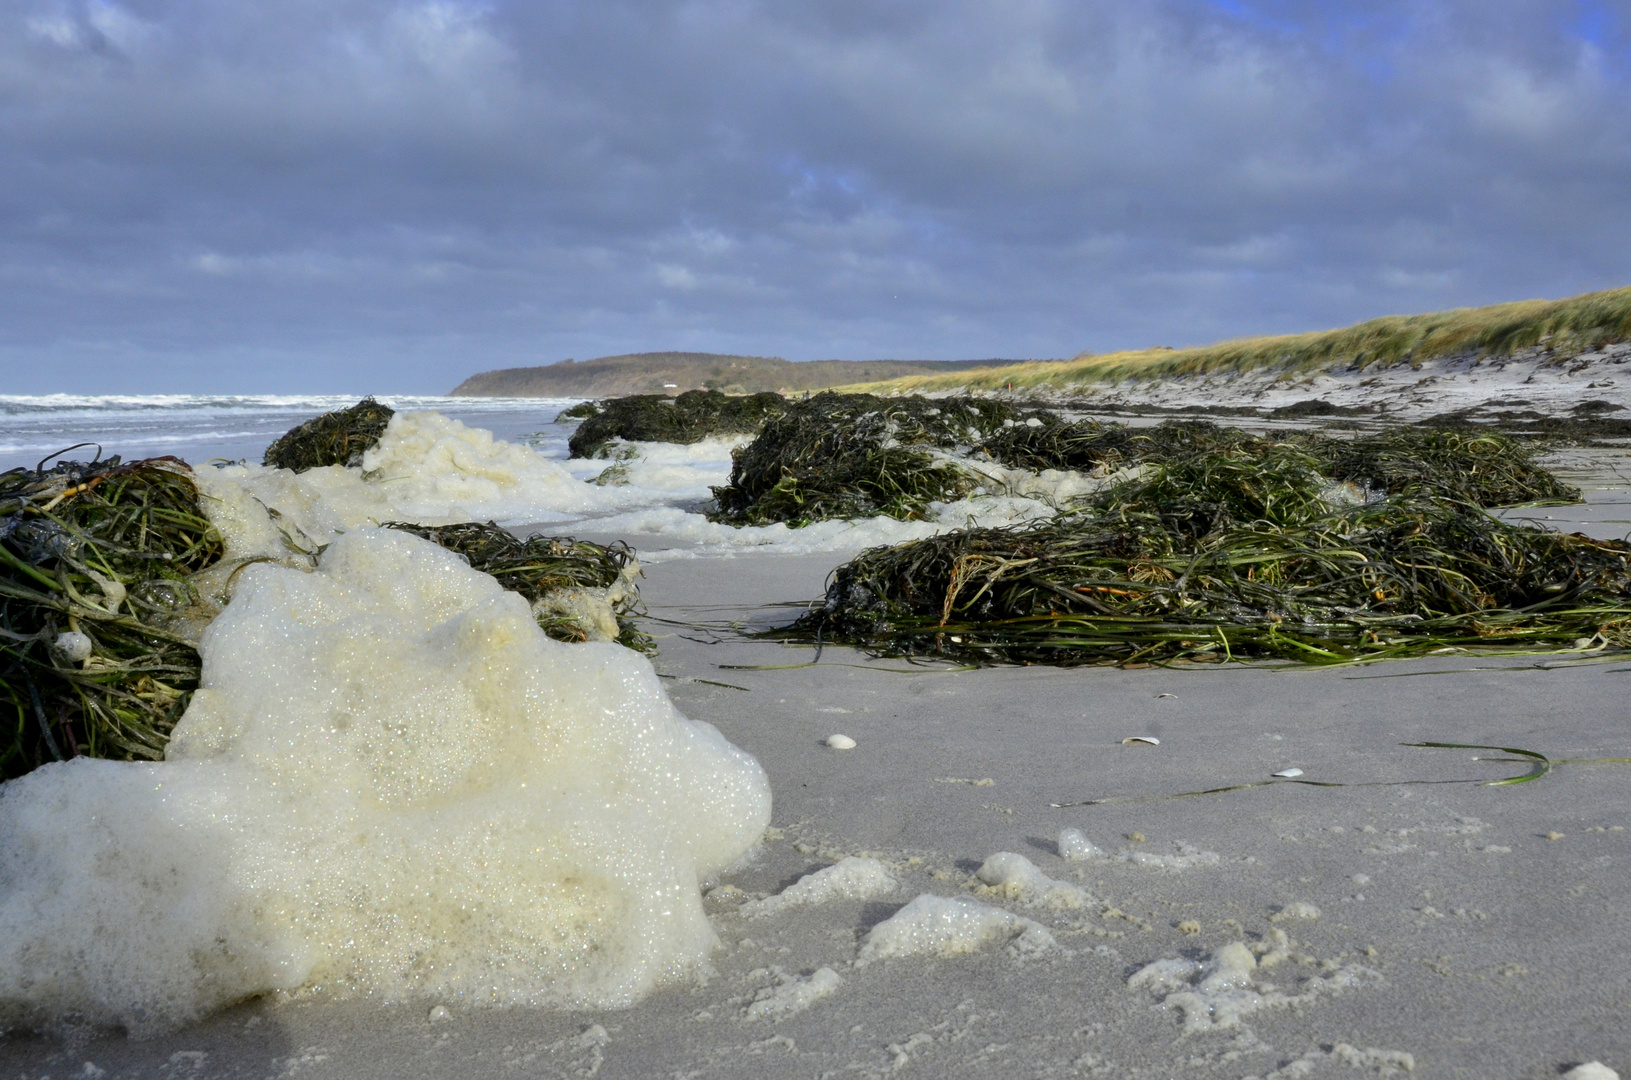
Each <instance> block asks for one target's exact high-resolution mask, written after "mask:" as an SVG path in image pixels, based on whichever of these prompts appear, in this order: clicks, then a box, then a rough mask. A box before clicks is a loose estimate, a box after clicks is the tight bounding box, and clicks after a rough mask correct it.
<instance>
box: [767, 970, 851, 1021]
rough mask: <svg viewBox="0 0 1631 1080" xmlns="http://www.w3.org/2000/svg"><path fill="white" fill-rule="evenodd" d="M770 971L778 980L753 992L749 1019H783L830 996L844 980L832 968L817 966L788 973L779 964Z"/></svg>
mask: <svg viewBox="0 0 1631 1080" xmlns="http://www.w3.org/2000/svg"><path fill="white" fill-rule="evenodd" d="M769 974H770V975H771V977H772V978H774V979H775V980H776V982H775V985H774V986H767V987H765V988H764V989H762V990H760V991H759V992H758V993H757V994H755V995H754V998H753V1001H752V1002H751V1003H750V1004H749V1005H748V1007H747V1011H746V1016H747V1018H748V1019H749V1020H780V1019H782V1018H783V1017H787V1016H792V1015H793V1014H794V1013H800V1012H803V1011H804V1010H805V1009H808V1008H809V1007H810V1006H811V1005H814V1004H815V1003H816V1002H818V1001H820V1000H821V999H823V998H827V997H831V996H832V995H833V994H834V993H836V992H837V990H838V988H839V987H840V986H842V985H843V984H844V980H843V979H841V978H839V976H838V972H836V971H834V970H833V969H832V968H829V967H824V968H817V969H816V970H815V971H813V972H811V973H810V974H809V975H789V974H787V973H786V972H784V971H782V970H781V969H780V968H773V969H771V970H770V972H769Z"/></svg>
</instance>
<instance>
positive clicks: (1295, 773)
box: [1274, 769, 1303, 780]
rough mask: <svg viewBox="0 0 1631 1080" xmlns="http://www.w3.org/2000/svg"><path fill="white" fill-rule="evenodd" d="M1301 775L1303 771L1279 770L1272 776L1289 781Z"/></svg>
mask: <svg viewBox="0 0 1631 1080" xmlns="http://www.w3.org/2000/svg"><path fill="white" fill-rule="evenodd" d="M1302 774H1303V771H1302V770H1301V769H1281V770H1280V771H1279V772H1277V773H1275V774H1274V775H1275V776H1283V777H1285V778H1286V779H1288V780H1289V779H1291V778H1292V777H1293V776H1301V775H1302Z"/></svg>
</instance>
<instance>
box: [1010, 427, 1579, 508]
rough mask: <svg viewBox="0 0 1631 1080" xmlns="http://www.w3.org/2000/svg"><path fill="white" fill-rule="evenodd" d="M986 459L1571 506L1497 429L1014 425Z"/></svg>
mask: <svg viewBox="0 0 1631 1080" xmlns="http://www.w3.org/2000/svg"><path fill="white" fill-rule="evenodd" d="M983 449H984V451H985V452H986V453H987V454H989V455H990V456H991V457H993V458H994V459H996V460H997V461H1000V462H1002V463H1003V464H1005V465H1010V466H1015V467H1019V468H1026V469H1031V470H1033V471H1040V470H1043V469H1073V470H1076V471H1078V472H1088V473H1101V474H1102V473H1106V472H1109V471H1113V470H1115V469H1119V468H1124V467H1127V466H1130V465H1140V464H1145V463H1151V464H1159V465H1163V466H1169V467H1172V468H1174V469H1177V470H1180V471H1188V472H1193V471H1195V470H1203V471H1204V470H1208V469H1212V468H1228V467H1246V468H1249V467H1250V463H1251V462H1253V461H1254V460H1255V461H1261V462H1263V465H1264V470H1265V472H1266V473H1268V474H1270V475H1273V474H1274V473H1276V471H1277V463H1283V462H1285V461H1286V460H1288V459H1290V458H1300V459H1302V461H1303V463H1304V464H1305V465H1306V466H1307V467H1308V468H1310V469H1312V470H1313V471H1314V472H1317V473H1318V474H1320V475H1322V476H1324V477H1325V478H1326V479H1327V480H1329V481H1331V482H1334V483H1346V484H1353V485H1355V486H1356V487H1358V488H1359V489H1361V490H1363V491H1365V492H1368V493H1380V494H1389V495H1397V494H1402V493H1404V492H1407V491H1413V490H1414V491H1423V492H1430V493H1432V494H1437V495H1442V496H1446V497H1450V498H1458V499H1462V500H1465V501H1467V502H1472V503H1476V504H1477V505H1479V506H1511V505H1514V504H1517V503H1525V502H1570V501H1574V500H1576V499H1578V498H1579V497H1580V493H1579V491H1578V490H1576V489H1575V488H1572V487H1570V486H1569V485H1567V484H1565V483H1563V482H1562V481H1560V480H1559V479H1558V478H1557V477H1556V476H1553V475H1552V474H1551V473H1549V472H1547V471H1546V470H1545V469H1542V468H1541V467H1540V466H1539V465H1537V464H1536V463H1535V446H1534V444H1533V443H1530V442H1524V441H1521V440H1518V439H1515V438H1513V437H1511V436H1509V435H1505V434H1501V433H1499V432H1494V431H1469V430H1464V429H1435V428H1393V429H1389V430H1387V431H1381V432H1377V433H1375V434H1371V435H1365V436H1361V437H1359V438H1355V439H1345V438H1340V437H1336V436H1331V435H1326V434H1320V433H1315V432H1293V433H1287V434H1283V435H1279V436H1259V435H1251V434H1249V433H1247V432H1244V431H1240V430H1238V429H1236V428H1225V427H1220V426H1218V425H1216V424H1212V423H1210V422H1207V421H1197V420H1169V421H1167V422H1165V423H1161V424H1157V425H1154V426H1151V427H1145V428H1133V427H1125V426H1123V425H1120V424H1106V423H1103V422H1101V421H1095V420H1082V421H1077V422H1076V423H1069V424H1065V423H1059V424H1045V425H1042V426H1037V427H1027V426H1016V427H1012V428H1009V429H1006V430H1004V431H1001V432H998V433H997V434H996V435H995V436H994V437H993V438H991V439H990V440H988V441H987V442H986V443H985V445H984V447H983Z"/></svg>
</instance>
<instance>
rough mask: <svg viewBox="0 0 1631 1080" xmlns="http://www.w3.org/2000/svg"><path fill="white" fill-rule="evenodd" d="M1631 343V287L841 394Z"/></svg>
mask: <svg viewBox="0 0 1631 1080" xmlns="http://www.w3.org/2000/svg"><path fill="white" fill-rule="evenodd" d="M1627 339H1631V287H1626V288H1619V289H1608V290H1605V291H1602V292H1594V293H1586V294H1584V295H1581V296H1575V297H1570V298H1569V299H1566V300H1520V301H1516V302H1512V303H1506V304H1495V305H1492V306H1489V307H1479V308H1455V309H1452V310H1449V311H1439V312H1433V313H1430V314H1425V315H1389V316H1385V317H1383V318H1379V319H1371V320H1369V321H1367V322H1362V323H1359V324H1357V325H1354V326H1349V327H1346V328H1343V329H1338V330H1324V331H1318V332H1313V333H1304V334H1280V335H1273V336H1267V337H1250V338H1240V339H1237V340H1233V341H1223V342H1218V343H1216V344H1212V345H1203V346H1196V347H1189V348H1180V349H1169V348H1153V349H1135V350H1128V351H1124V352H1113V353H1103V354H1099V355H1092V354H1087V353H1084V354H1082V355H1079V356H1077V357H1075V358H1073V359H1070V360H1061V361H1037V362H1033V363H1025V364H1013V365H1008V366H1004V367H1000V368H995V367H994V368H984V369H975V370H971V371H959V372H950V373H945V374H939V375H921V376H913V377H910V378H900V379H891V380H887V381H881V382H873V383H864V384H857V385H855V386H848V387H842V388H840V389H843V390H846V391H851V392H869V393H879V394H883V393H931V392H946V391H952V390H1003V389H1008V388H1012V389H1014V390H1039V389H1053V390H1062V389H1068V388H1069V387H1071V386H1085V385H1092V384H1100V383H1114V382H1121V381H1124V380H1129V379H1132V380H1153V379H1165V378H1175V377H1182V376H1194V375H1217V374H1230V373H1244V372H1254V371H1268V372H1277V373H1283V374H1286V375H1288V376H1289V375H1299V374H1308V373H1312V372H1315V371H1321V370H1327V369H1333V368H1354V369H1358V370H1366V369H1369V368H1374V367H1390V366H1393V365H1396V364H1410V363H1420V362H1421V361H1424V360H1430V359H1434V358H1438V357H1448V356H1460V355H1468V354H1472V355H1481V356H1508V355H1511V354H1513V353H1515V352H1518V351H1520V350H1523V349H1528V348H1531V347H1535V346H1543V347H1545V348H1546V349H1548V350H1550V352H1551V355H1552V356H1553V357H1554V358H1558V359H1567V358H1569V357H1572V356H1575V355H1578V354H1579V353H1581V352H1585V351H1588V350H1590V349H1593V348H1597V347H1599V346H1602V345H1605V344H1609V343H1613V342H1620V341H1625V340H1627Z"/></svg>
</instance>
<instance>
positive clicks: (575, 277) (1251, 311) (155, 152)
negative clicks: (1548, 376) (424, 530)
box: [0, 0, 1631, 393]
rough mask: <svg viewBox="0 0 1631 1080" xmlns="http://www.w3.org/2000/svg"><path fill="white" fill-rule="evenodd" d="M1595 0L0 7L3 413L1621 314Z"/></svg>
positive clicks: (1628, 89) (1602, 50) (1616, 168)
mask: <svg viewBox="0 0 1631 1080" xmlns="http://www.w3.org/2000/svg"><path fill="white" fill-rule="evenodd" d="M1628 76H1631V0H1623V2H1614V3H1603V2H1597V0H1557V2H1551V0H1531V2H1519V0H1419V2H1415V3H1401V2H1394V0H1368V2H1356V0H1308V2H1300V0H1298V2H1294V0H1283V2H1282V0H1210V2H1207V0H1102V2H1099V0H1074V2H1072V0H691V2H678V0H674V2H669V0H490V2H486V3H476V2H466V0H430V2H425V0H0V374H3V375H4V385H0V392H10V393H35V392H51V391H79V392H141V391H153V392H158V391H169V392H187V391H199V392H302V391H307V392H316V391H335V392H361V391H378V392H441V391H445V390H447V389H448V388H450V387H451V386H453V385H454V384H455V383H457V382H458V381H459V380H460V379H461V378H463V377H464V376H465V375H467V374H469V373H471V372H473V371H478V370H483V369H488V368H494V367H505V366H515V365H524V364H536V363H548V362H552V361H555V360H559V359H561V358H563V357H568V356H572V357H577V358H579V359H585V358H588V357H592V356H600V355H605V354H608V353H616V352H628V351H644V350H653V349H697V350H704V351H714V352H744V353H752V354H760V355H781V356H786V357H788V358H789V359H795V360H804V359H819V358H829V357H836V358H846V359H868V358H876V357H900V358H939V359H956V358H975V357H994V356H1006V357H1017V356H1035V357H1062V356H1069V355H1072V354H1074V353H1077V352H1081V351H1084V350H1091V351H1095V352H1098V351H1106V350H1110V349H1115V348H1122V347H1129V346H1144V345H1163V344H1165V345H1183V344H1189V343H1198V342H1204V341H1209V340H1215V339H1218V338H1223V337H1231V336H1237V335H1243V334H1251V333H1262V332H1280V331H1293V330H1305V329H1318V328H1324V327H1328V326H1335V325H1341V324H1346V323H1349V322H1353V321H1357V320H1359V319H1363V318H1367V317H1370V316H1374V315H1380V314H1387V313H1393V312H1412V311H1423V310H1432V309H1436V308H1441V307H1447V306H1455V305H1463V304H1484V303H1492V302H1496V301H1501V300H1508V299H1517V298H1523V297H1530V296H1565V295H1570V294H1574V293H1578V292H1583V291H1586V290H1590V289H1597V288H1607V287H1613V286H1619V285H1625V284H1631V79H1628Z"/></svg>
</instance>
